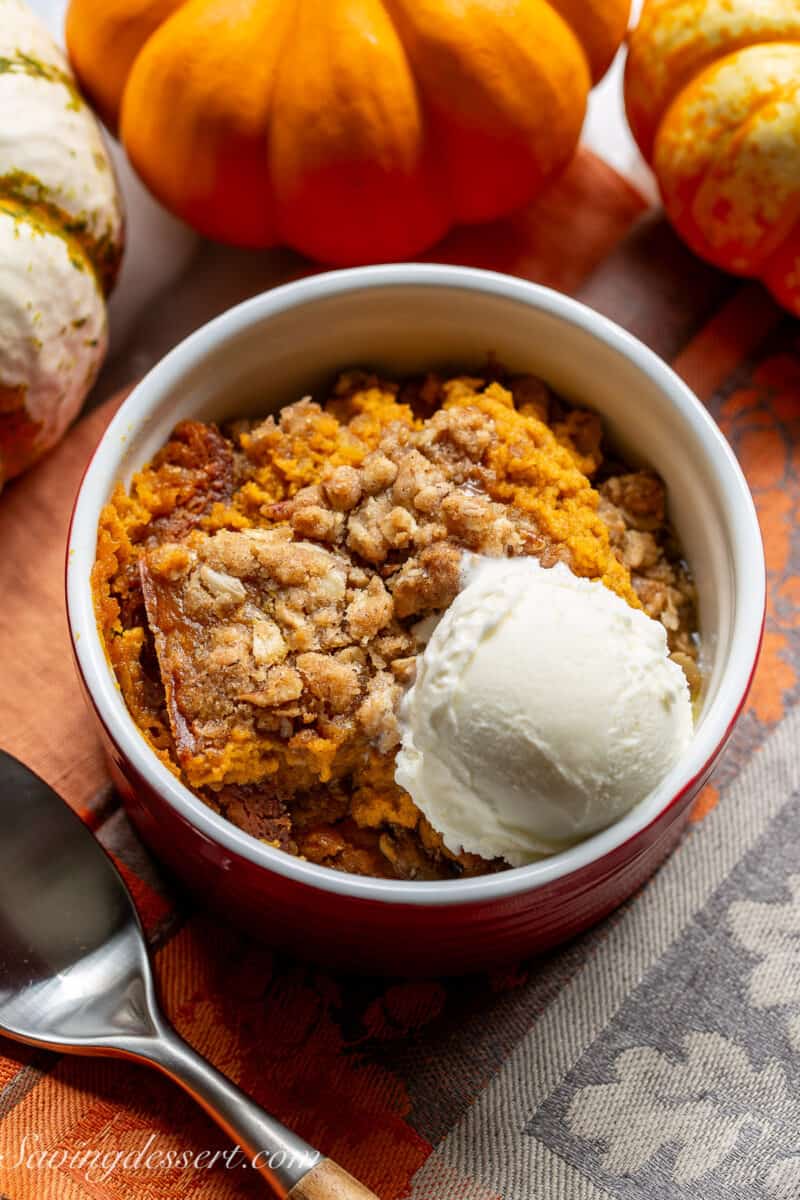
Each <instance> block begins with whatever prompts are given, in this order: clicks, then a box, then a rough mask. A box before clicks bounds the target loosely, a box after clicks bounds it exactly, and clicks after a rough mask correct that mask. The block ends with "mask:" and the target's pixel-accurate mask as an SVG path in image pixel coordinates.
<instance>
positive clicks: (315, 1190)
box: [0, 751, 377, 1200]
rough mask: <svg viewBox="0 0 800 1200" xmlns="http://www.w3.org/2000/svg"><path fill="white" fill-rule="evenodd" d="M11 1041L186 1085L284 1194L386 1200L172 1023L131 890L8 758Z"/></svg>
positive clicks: (3, 937) (6, 1022)
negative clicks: (126, 1062) (116, 1063)
mask: <svg viewBox="0 0 800 1200" xmlns="http://www.w3.org/2000/svg"><path fill="white" fill-rule="evenodd" d="M0 828H2V835H1V836H0V1032H3V1033H6V1034H7V1035H8V1036H9V1037H12V1038H16V1039H17V1040H18V1041H21V1042H27V1043H29V1044H31V1045H34V1046H44V1047H46V1048H47V1049H49V1050H62V1051H66V1052H68V1053H70V1054H104V1055H112V1056H113V1055H117V1056H119V1057H120V1058H133V1059H141V1060H143V1061H144V1062H147V1063H150V1064H152V1066H154V1067H157V1068H158V1069H159V1070H160V1071H163V1073H164V1074H165V1075H169V1076H170V1078H171V1079H174V1080H175V1082H176V1083H179V1084H180V1085H181V1087H182V1088H184V1089H185V1090H186V1091H187V1092H188V1093H189V1095H190V1096H193V1097H194V1099H195V1100H196V1101H197V1102H198V1104H200V1105H201V1106H202V1108H204V1109H205V1110H206V1112H207V1113H208V1114H209V1116H211V1117H213V1118H214V1120H215V1121H217V1123H218V1124H219V1125H220V1126H221V1127H222V1129H224V1130H225V1132H226V1134H228V1135H229V1137H231V1138H232V1139H233V1140H234V1141H235V1142H237V1143H238V1145H239V1146H240V1147H241V1149H242V1150H243V1152H244V1153H245V1154H246V1155H247V1156H248V1158H250V1160H251V1161H252V1162H253V1163H254V1165H255V1166H256V1167H257V1169H258V1170H260V1171H261V1173H262V1174H263V1175H264V1177H265V1178H266V1179H267V1180H268V1181H269V1183H270V1184H271V1186H272V1188H273V1189H274V1191H275V1193H276V1194H277V1195H278V1196H280V1197H284V1198H285V1197H290V1198H291V1200H377V1198H376V1197H375V1195H374V1193H373V1192H370V1191H368V1189H367V1188H365V1187H363V1185H362V1184H360V1183H358V1182H357V1180H355V1179H353V1177H352V1176H351V1175H348V1173H347V1172H346V1171H344V1170H342V1168H341V1167H339V1166H337V1165H336V1163H334V1162H332V1161H331V1159H323V1158H322V1157H321V1155H320V1153H319V1151H315V1150H313V1149H312V1148H311V1146H309V1145H308V1144H307V1143H306V1142H304V1141H303V1140H302V1138H299V1137H298V1136H297V1135H296V1134H294V1133H292V1132H291V1131H290V1130H288V1129H286V1128H284V1126H283V1125H281V1124H280V1122H279V1121H276V1120H275V1118H274V1117H271V1116H269V1114H268V1113H266V1112H264V1111H263V1109H261V1108H259V1107H258V1105H256V1104H254V1103H253V1101H252V1100H250V1099H249V1098H248V1097H247V1096H246V1095H245V1094H244V1092H241V1091H240V1090H239V1089H238V1088H237V1087H235V1086H234V1084H232V1083H231V1082H230V1080H228V1079H226V1078H225V1076H224V1075H221V1074H220V1072H219V1071H217V1070H216V1069H215V1068H214V1067H212V1066H211V1064H210V1063H208V1062H206V1060H205V1059H203V1058H201V1057H200V1055H199V1054H197V1053H196V1051H194V1050H193V1049H192V1048H191V1046H189V1045H187V1043H186V1042H184V1041H183V1040H182V1039H181V1038H180V1037H179V1036H178V1035H177V1033H176V1032H175V1030H174V1029H173V1028H172V1026H171V1025H170V1024H169V1023H168V1022H167V1021H166V1019H165V1018H164V1016H163V1015H162V1013H161V1011H160V1009H159V1006H158V1002H157V1000H156V995H155V987H154V984H153V976H152V973H151V970H150V960H149V958H148V954H147V947H146V945H145V941H144V935H143V933H142V927H141V924H140V922H139V917H138V915H137V912H136V909H135V907H134V904H133V900H132V899H131V895H130V892H129V891H128V889H127V888H126V886H125V884H124V883H123V881H122V879H121V878H120V876H119V874H118V872H117V869H116V867H115V866H114V864H113V863H112V862H111V859H110V858H109V857H108V855H107V854H106V853H105V851H104V850H103V848H102V847H101V845H100V843H99V842H98V841H96V839H95V838H94V837H93V836H92V834H91V832H90V831H89V829H87V827H86V826H85V825H84V824H83V822H82V821H81V820H80V818H79V817H77V816H76V815H75V814H74V813H73V812H72V810H71V809H70V808H69V807H68V806H67V805H66V804H65V803H64V801H63V800H61V798H60V797H59V796H57V795H56V793H55V792H54V791H53V789H52V788H51V787H49V786H48V784H46V783H45V782H44V781H43V780H41V779H39V777H38V776H36V775H34V774H33V773H32V772H31V771H29V770H28V769H27V767H24V766H23V765H22V763H20V762H18V761H17V760H16V759H15V758H12V757H11V755H9V754H6V753H5V752H3V751H0Z"/></svg>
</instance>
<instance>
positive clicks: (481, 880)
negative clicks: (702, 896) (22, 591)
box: [66, 263, 766, 906]
mask: <svg viewBox="0 0 800 1200" xmlns="http://www.w3.org/2000/svg"><path fill="white" fill-rule="evenodd" d="M398 286H400V287H407V286H418V287H419V286H424V287H432V288H437V287H442V288H451V289H452V288H456V289H459V288H460V289H462V290H467V291H471V292H475V291H477V292H485V293H490V294H493V295H497V296H501V297H504V298H506V299H509V300H512V301H516V302H519V303H523V304H527V305H529V306H531V307H533V308H536V309H539V310H540V311H544V312H547V313H548V314H550V315H552V316H555V317H557V318H559V319H560V320H563V321H564V322H566V323H568V324H572V325H575V326H578V327H579V328H581V329H582V330H584V331H585V332H587V333H588V334H590V335H591V336H593V337H595V338H596V339H597V340H599V341H601V342H603V343H605V344H606V345H607V346H609V347H610V348H611V349H612V350H615V351H616V352H618V353H620V354H622V355H624V356H625V357H627V358H628V359H629V360H630V361H632V362H633V364H634V366H636V367H637V368H638V369H639V370H640V371H641V372H642V373H643V374H645V375H647V376H648V377H649V378H650V379H651V381H652V382H654V383H655V384H656V386H657V387H658V388H659V389H660V390H661V391H662V392H663V393H665V394H666V395H667V396H668V397H669V399H670V401H671V403H672V405H673V407H674V409H675V410H676V412H677V413H678V415H679V417H680V419H681V421H682V422H683V423H684V424H686V425H688V426H689V427H691V429H692V430H693V432H694V433H695V435H696V436H697V437H698V438H699V440H700V441H701V442H702V444H703V449H704V452H705V456H706V462H707V463H708V465H709V467H710V469H711V470H712V471H713V473H714V475H715V476H716V478H717V480H718V483H719V485H720V488H721V491H722V493H723V498H724V501H725V505H726V507H727V509H728V511H729V513H731V514H732V517H733V519H732V521H731V526H732V539H731V551H732V557H733V563H734V579H735V581H736V582H737V587H736V595H735V601H736V603H735V610H734V623H733V629H732V636H731V644H730V648H729V651H728V658H727V661H726V663H725V666H724V668H723V678H722V680H721V683H720V686H719V688H718V690H717V694H716V696H715V697H714V700H713V701H712V703H711V706H710V708H709V709H708V711H707V712H706V713H705V714H704V718H703V723H702V726H701V728H700V729H699V731H698V732H697V733H696V734H695V736H694V737H693V739H692V742H691V743H690V746H689V748H688V750H687V751H686V753H685V754H684V756H683V757H682V759H681V760H680V761H679V762H678V763H677V764H676V765H675V767H674V768H673V770H672V771H670V773H669V774H668V776H667V777H666V778H665V779H664V780H663V781H662V782H661V784H660V785H659V786H658V787H657V788H655V789H654V790H653V791H652V792H651V793H650V794H649V795H648V796H646V797H645V799H644V800H642V801H640V803H639V804H637V805H635V807H634V808H633V809H631V810H630V812H628V813H627V814H626V815H625V816H624V817H622V818H621V819H620V820H619V821H617V822H615V823H614V824H613V825H611V826H609V828H608V829H605V830H603V831H601V832H600V833H597V834H594V835H592V836H591V837H589V838H587V839H586V840H585V841H582V842H579V843H578V844H577V845H575V846H572V847H570V848H569V849H568V850H563V851H561V852H559V853H558V854H555V855H553V856H552V857H550V858H546V859H542V860H541V861H539V862H535V863H531V864H529V865H528V866H524V867H512V868H509V869H508V870H507V871H501V872H499V873H498V874H494V875H483V876H478V877H475V878H472V879H461V880H458V879H454V880H437V881H433V882H416V881H413V880H391V879H375V878H372V877H371V876H360V875H347V874H345V873H343V872H340V871H335V870H333V869H332V868H330V867H322V866H318V865H317V864H315V863H310V862H307V861H305V860H303V859H300V858H296V857H294V856H293V855H291V854H288V853H286V852H285V851H282V850H278V849H276V848H275V847H273V846H269V845H267V844H266V843H265V842H261V841H259V840H258V839H256V838H254V837H252V836H251V835H250V834H248V833H245V832H244V830H242V829H239V828H238V826H236V825H233V824H232V823H231V822H229V821H227V820H226V819H225V818H224V817H222V816H220V815H219V814H218V813H215V812H214V811H213V810H212V809H211V808H209V807H208V806H207V805H206V804H204V803H203V801H202V800H201V799H200V798H199V797H197V796H195V795H194V793H193V792H191V791H190V790H189V789H188V788H187V787H185V786H184V785H183V784H182V783H181V782H180V781H179V780H178V779H177V778H176V777H175V776H174V775H173V774H172V773H171V772H170V771H168V770H167V768H166V767H165V766H164V765H163V764H162V763H161V762H160V761H159V759H158V758H157V757H156V755H155V753H154V752H153V751H152V750H151V748H150V747H149V746H148V744H147V742H146V741H145V739H144V737H143V736H142V734H141V733H140V731H139V729H138V727H137V726H136V724H135V722H134V720H133V718H132V716H131V715H130V714H129V713H128V711H127V709H124V711H122V712H120V711H119V705H120V703H121V704H122V705H123V707H124V701H122V699H121V696H120V694H119V690H118V686H117V683H116V680H115V679H114V676H113V672H112V670H111V667H110V665H109V663H108V661H107V659H106V655H105V650H104V647H103V645H102V642H101V640H100V635H99V632H98V629H97V625H96V622H95V616H94V608H93V603H92V596H91V587H90V582H89V573H90V570H91V565H92V562H93V561H94V546H95V544H96V537H97V519H98V514H99V508H100V507H101V506H102V504H104V503H105V502H106V499H107V497H108V495H109V494H110V491H111V488H112V487H113V486H114V484H115V483H116V482H117V480H118V478H119V458H120V450H119V447H120V446H121V445H124V441H123V440H121V439H122V438H123V435H127V436H129V435H130V430H131V426H135V427H137V428H138V427H140V426H141V425H143V424H144V423H145V422H147V420H148V419H149V418H150V417H151V415H152V414H154V413H155V412H157V411H158V409H159V407H160V405H161V403H162V401H163V396H164V394H165V393H166V392H168V391H169V390H171V388H172V387H174V385H175V384H176V383H177V382H179V380H180V379H181V377H182V376H183V375H184V374H185V373H186V371H187V369H188V368H190V367H192V366H193V365H195V364H196V362H197V361H198V360H202V359H203V358H204V357H205V356H206V355H207V354H208V353H210V352H212V351H214V350H216V349H218V348H219V347H220V346H221V345H222V344H224V343H225V342H226V341H227V340H228V339H229V338H230V337H231V336H232V335H233V334H235V333H238V332H239V331H240V330H241V329H242V328H243V327H247V326H248V325H251V324H254V323H259V322H261V321H263V320H265V319H267V318H268V317H269V316H271V315H274V314H275V313H277V312H283V311H287V310H289V309H292V308H296V307H299V306H302V305H304V304H306V303H308V302H309V301H316V300H319V299H321V298H327V297H331V296H334V295H337V294H342V293H346V292H350V291H355V290H360V289H363V288H365V287H372V288H376V287H380V288H387V287H388V288H391V287H398ZM76 533H77V534H78V535H79V541H80V542H81V543H82V545H79V546H78V547H75V546H74V545H73V542H74V540H75V536H76ZM89 547H91V550H90V549H89ZM744 579H746V581H747V583H746V586H744V584H743V580H744ZM66 591H67V616H68V622H69V631H70V638H71V640H72V647H73V653H74V655H75V660H76V664H77V667H78V670H79V673H80V675H81V677H82V679H83V682H84V685H85V687H86V690H87V693H88V695H89V697H90V699H91V702H92V704H93V706H94V708H95V711H96V713H97V715H98V717H99V719H100V721H101V723H102V725H103V726H104V728H105V730H106V733H107V734H108V736H109V738H110V739H111V741H112V742H113V743H114V744H115V745H116V747H117V749H118V750H120V751H121V752H122V754H123V755H124V756H125V758H126V759H127V760H128V761H129V762H130V763H131V765H132V766H133V767H134V769H135V770H136V771H137V772H138V774H139V775H140V776H141V777H142V778H143V779H144V781H145V782H146V783H147V784H148V785H149V786H150V787H151V788H152V789H153V790H154V791H155V792H156V793H157V794H158V795H159V796H160V797H161V798H162V799H164V800H165V801H166V802H167V803H168V804H170V806H171V807H172V808H173V809H175V811H176V812H177V813H178V814H179V815H180V816H181V817H183V818H184V819H185V820H186V821H188V823H189V824H190V825H192V826H194V828H195V829H197V830H199V831H200V832H201V833H202V834H204V835H205V836H206V837H208V838H209V839H210V840H211V841H213V842H215V843H217V844H218V845H221V846H222V847H224V848H225V849H226V850H228V851H230V852H231V853H234V854H237V855H239V856H241V857H242V858H245V859H247V860H249V861H250V862H251V863H253V864H255V865H257V866H260V867H263V868H264V869H266V870H268V871H272V872H274V873H276V874H278V875H282V876H284V877H286V878H288V879H290V880H294V881H295V882H298V883H303V884H306V885H308V886H311V887H314V888H316V889H318V890H319V891H322V892H333V893H336V894H339V895H343V896H349V897H353V898H362V899H365V900H373V901H379V902H383V903H390V904H399V905H403V904H406V905H445V906H446V905H459V904H467V903H476V902H490V901H497V900H504V899H509V898H511V897H513V896H516V895H519V894H520V893H524V892H529V891H532V890H535V889H537V888H539V887H542V886H544V885H545V884H549V883H553V882H554V881H556V880H558V879H564V878H565V877H567V876H570V875H573V874H575V873H576V872H578V871H580V870H581V869H583V868H586V867H589V866H591V865H592V864H597V863H599V862H601V861H602V860H603V859H604V858H606V857H607V856H608V855H610V854H611V853H612V852H613V851H616V850H618V849H620V848H621V847H623V846H624V845H625V843H626V842H629V841H631V840H633V839H638V838H639V837H640V836H641V835H642V834H643V833H644V832H645V831H646V830H647V828H648V827H649V826H650V825H652V824H653V823H654V822H655V821H657V820H658V819H659V818H660V817H662V816H663V815H664V814H665V812H666V811H667V810H668V809H669V808H671V807H672V806H673V805H676V804H677V803H678V802H679V801H680V800H681V799H682V798H683V797H684V796H685V795H686V794H687V792H688V791H689V790H690V789H691V788H692V787H693V785H694V784H695V783H697V781H698V780H699V779H701V778H702V777H703V775H704V774H705V773H706V772H707V771H708V770H709V768H710V767H711V765H712V764H713V762H714V760H715V758H716V757H717V754H718V753H719V751H720V750H721V748H722V747H723V746H724V744H725V742H726V740H727V738H728V736H729V734H730V732H731V729H732V727H733V725H734V724H735V722H736V720H737V718H738V716H739V713H740V711H741V708H742V706H743V704H744V701H745V699H746V696H747V692H748V690H749V686H750V682H751V680H752V676H753V673H754V671H755V666H756V662H757V660H758V653H759V648H760V643H761V636H762V631H763V624H764V615H765V610H766V569H765V563H764V551H763V544H762V540H761V533H760V529H759V525H758V519H757V516H756V512H755V506H754V504H753V499H752V496H751V495H750V490H749V488H748V485H747V482H746V481H745V478H744V475H743V473H742V470H741V468H740V466H739V464H738V462H737V460H736V457H735V456H734V453H733V451H732V449H731V447H730V446H729V444H728V442H727V441H726V440H725V438H724V437H723V435H722V433H721V432H720V430H719V429H718V428H717V425H716V424H715V422H714V421H713V419H712V418H711V416H710V415H709V413H708V412H707V411H706V410H705V408H704V407H703V405H702V404H701V403H700V401H699V400H698V399H697V397H696V396H695V395H694V393H693V392H692V391H691V390H690V389H689V388H688V387H687V385H686V384H685V383H684V382H683V381H682V380H681V379H680V378H679V377H678V376H677V375H676V374H675V372H674V371H673V370H672V369H671V367H669V366H668V365H667V364H666V363H665V362H664V361H663V360H662V359H660V358H659V357H658V356H657V355H656V354H655V353H654V352H653V351H652V350H650V349H649V348H648V347H647V346H645V345H644V344H643V343H642V342H640V341H639V340H638V338H636V337H634V336H633V335H632V334H630V333H628V332H627V331H626V330H624V329H623V328H621V326H619V325H617V324H615V323H614V322H613V321H610V320H609V319H608V318H607V317H604V316H602V315H600V314H599V313H597V312H595V311H594V310H593V309H590V308H588V307H587V306H586V305H584V304H581V303H580V302H579V301H577V300H573V299H572V298H571V297H568V296H564V295H562V294H561V293H559V292H555V291H553V290H552V289H550V288H547V287H543V286H542V285H540V284H534V283H530V282H528V281H526V280H521V279H516V278H514V277H512V276H507V275H501V274H499V273H497V272H494V271H484V270H479V269H477V268H472V267H455V266H446V265H438V264H430V263H402V264H390V265H386V266H371V267H355V268H348V269H346V270H339V271H329V272H326V273H323V274H319V275H313V276H311V277H306V278H303V279H300V280H296V281H294V282H292V283H287V284H283V285H282V286H280V287H277V288H274V289H271V290H270V291H267V292H263V293H261V294H260V295H258V296H254V297H252V298H251V299H249V300H245V301H243V302H242V303H241V304H238V305H236V306H235V307H233V308H231V309H229V310H228V311H227V312H224V313H222V314H221V315H220V316H218V317H216V318H214V319H213V320H212V321H210V322H208V323H207V324H206V325H204V326H202V327H201V328H200V329H198V330H196V331H195V332H194V333H192V334H190V335H189V337H187V338H186V339H184V341H182V342H181V343H179V344H178V345H177V346H176V347H175V348H174V349H173V350H171V351H170V352H169V353H168V354H167V355H166V356H165V357H164V358H163V359H162V360H161V361H160V362H159V363H157V364H156V366H154V367H153V368H152V369H151V370H150V371H149V372H148V373H147V374H146V375H145V377H144V378H143V379H142V381H141V382H140V383H139V384H137V385H136V387H135V388H134V389H133V390H132V392H131V393H130V395H129V396H128V397H127V398H126V400H125V401H124V402H123V404H122V405H121V406H120V408H119V410H118V411H117V413H116V414H115V416H114V418H113V419H112V421H111V423H110V424H109V426H108V428H107V430H106V432H105V434H104V435H103V437H102V438H101V440H100V442H99V443H98V445H97V447H96V449H95V451H94V454H93V455H92V458H91V459H90V461H89V463H88V465H87V467H86V470H85V472H84V476H83V480H82V482H81V485H80V488H79V491H78V495H77V498H76V501H75V506H74V509H73V512H72V519H71V522H70V529H69V537H68V542H67V563H66Z"/></svg>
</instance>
